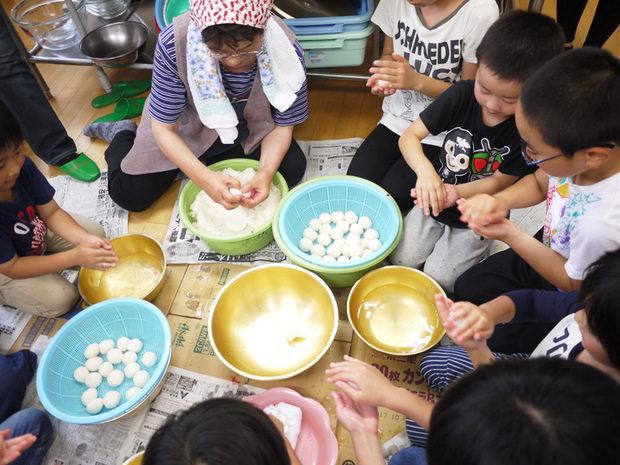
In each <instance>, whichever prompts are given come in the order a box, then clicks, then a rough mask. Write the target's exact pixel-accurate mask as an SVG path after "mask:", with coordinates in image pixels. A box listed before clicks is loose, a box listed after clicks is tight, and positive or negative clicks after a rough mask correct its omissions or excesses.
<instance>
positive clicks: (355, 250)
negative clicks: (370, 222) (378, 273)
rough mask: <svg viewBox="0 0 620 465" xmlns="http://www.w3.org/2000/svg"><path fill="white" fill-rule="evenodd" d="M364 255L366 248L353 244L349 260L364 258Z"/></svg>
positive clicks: (350, 247)
mask: <svg viewBox="0 0 620 465" xmlns="http://www.w3.org/2000/svg"><path fill="white" fill-rule="evenodd" d="M363 253H364V247H362V246H361V245H359V244H352V245H350V246H349V258H351V260H353V258H354V257H357V258H362V254H363Z"/></svg>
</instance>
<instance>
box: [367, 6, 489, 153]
mask: <svg viewBox="0 0 620 465" xmlns="http://www.w3.org/2000/svg"><path fill="white" fill-rule="evenodd" d="M498 16H499V10H498V8H497V3H496V2H495V0H465V1H464V2H463V3H462V4H461V5H460V6H459V7H458V8H457V9H456V10H455V11H454V12H452V14H451V15H450V16H448V17H447V18H446V19H444V20H443V21H441V22H439V23H438V24H436V25H434V26H433V27H432V28H430V29H429V28H427V27H426V25H425V23H424V20H423V18H422V15H421V13H420V9H419V8H417V7H414V6H413V5H411V4H409V3H408V2H407V1H406V0H381V1H380V2H379V4H378V5H377V8H376V10H375V13H374V14H373V16H372V22H373V23H375V24H376V25H377V26H379V27H380V28H381V30H382V31H383V32H384V33H385V35H387V36H388V37H391V38H392V42H393V44H394V52H395V53H397V54H398V55H400V56H402V57H403V58H404V59H405V60H407V61H408V62H409V64H411V66H412V67H413V68H414V69H415V70H416V71H417V72H419V73H421V74H424V75H426V76H431V77H432V78H434V79H438V80H440V81H445V82H456V81H457V80H458V79H459V78H460V75H461V65H462V62H463V61H467V62H468V63H476V61H477V60H476V49H477V48H478V44H480V40H481V39H482V37H483V36H484V34H485V32H486V31H487V29H488V28H489V26H490V25H491V24H492V23H493V22H494V21H495V20H496V19H497V18H498ZM432 101H433V99H432V98H431V97H429V96H427V95H425V94H422V93H420V92H416V91H413V90H397V91H396V92H395V93H394V95H391V96H389V97H386V98H384V99H383V117H382V118H381V121H380V123H381V124H383V125H385V126H386V127H388V128H389V129H390V130H392V131H393V132H395V133H396V134H398V135H401V134H402V133H403V132H404V131H405V129H407V128H408V127H409V125H410V124H411V123H412V122H413V121H415V120H416V119H417V118H418V116H419V115H420V112H421V111H422V110H424V108H426V107H427V106H428V105H429V104H430V103H431V102H432ZM442 140H443V137H441V136H432V135H430V136H428V137H426V138H425V139H424V143H425V144H431V145H436V146H438V145H440V144H441V141H442Z"/></svg>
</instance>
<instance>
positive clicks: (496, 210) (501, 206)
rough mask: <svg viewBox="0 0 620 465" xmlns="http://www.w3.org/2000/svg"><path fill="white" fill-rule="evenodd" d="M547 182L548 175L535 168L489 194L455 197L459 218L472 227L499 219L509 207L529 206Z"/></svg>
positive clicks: (544, 194) (544, 190)
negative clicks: (457, 199) (466, 197)
mask: <svg viewBox="0 0 620 465" xmlns="http://www.w3.org/2000/svg"><path fill="white" fill-rule="evenodd" d="M548 186H549V176H547V174H545V172H544V171H542V170H537V171H536V172H534V173H532V174H528V175H527V176H525V177H523V178H522V179H520V180H519V181H517V182H516V183H514V184H513V185H512V186H509V187H507V188H506V189H504V190H502V191H501V192H498V193H497V194H494V195H493V196H491V195H488V194H479V195H474V196H473V197H470V198H469V199H466V200H459V201H458V205H459V210H460V212H461V213H462V217H461V220H462V221H464V222H466V223H467V225H468V226H469V227H470V228H472V229H475V228H478V227H480V226H482V225H484V224H489V223H495V222H498V221H501V220H502V219H504V218H506V217H507V216H508V212H509V210H510V209H511V208H523V207H531V206H533V205H537V204H539V203H540V202H542V201H543V200H545V199H546V198H547V187H548Z"/></svg>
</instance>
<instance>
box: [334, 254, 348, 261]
mask: <svg viewBox="0 0 620 465" xmlns="http://www.w3.org/2000/svg"><path fill="white" fill-rule="evenodd" d="M336 261H337V262H348V261H349V257H347V256H346V255H341V256H340V257H338V258H337V259H336Z"/></svg>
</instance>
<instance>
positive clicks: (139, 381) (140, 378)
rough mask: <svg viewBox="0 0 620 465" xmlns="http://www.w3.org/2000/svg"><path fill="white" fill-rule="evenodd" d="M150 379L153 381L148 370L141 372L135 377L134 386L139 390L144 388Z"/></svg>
mask: <svg viewBox="0 0 620 465" xmlns="http://www.w3.org/2000/svg"><path fill="white" fill-rule="evenodd" d="M149 379H151V375H149V372H148V371H146V370H140V371H139V372H137V373H136V375H135V376H134V377H133V384H135V385H136V386H137V387H139V388H143V387H144V385H145V384H146V383H148V382H149Z"/></svg>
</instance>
